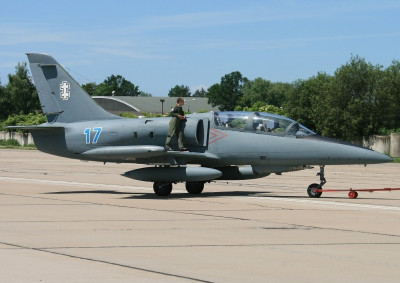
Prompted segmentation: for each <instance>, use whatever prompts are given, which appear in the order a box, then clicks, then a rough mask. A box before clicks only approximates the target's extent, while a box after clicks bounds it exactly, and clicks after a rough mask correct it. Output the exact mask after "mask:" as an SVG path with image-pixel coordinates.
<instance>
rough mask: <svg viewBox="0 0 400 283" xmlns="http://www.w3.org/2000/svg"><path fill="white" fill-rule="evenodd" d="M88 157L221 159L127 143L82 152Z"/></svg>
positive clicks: (208, 155)
mask: <svg viewBox="0 0 400 283" xmlns="http://www.w3.org/2000/svg"><path fill="white" fill-rule="evenodd" d="M82 155H84V156H87V157H92V158H96V159H103V158H107V159H131V158H153V157H173V158H179V159H183V160H189V159H190V160H191V159H196V160H206V159H214V160H215V159H219V157H218V156H216V155H214V154H211V153H204V152H189V151H165V150H164V147H162V146H156V145H127V146H105V147H98V148H94V149H90V150H88V151H85V152H83V153H82Z"/></svg>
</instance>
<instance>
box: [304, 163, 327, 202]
mask: <svg viewBox="0 0 400 283" xmlns="http://www.w3.org/2000/svg"><path fill="white" fill-rule="evenodd" d="M324 169H325V166H320V167H319V173H317V176H319V180H320V181H321V182H320V183H319V184H316V183H313V184H311V185H309V186H308V189H307V194H308V196H309V197H310V198H319V197H320V196H321V195H322V192H321V191H320V190H322V186H323V185H325V183H326V179H325V175H324V171H325V170H324Z"/></svg>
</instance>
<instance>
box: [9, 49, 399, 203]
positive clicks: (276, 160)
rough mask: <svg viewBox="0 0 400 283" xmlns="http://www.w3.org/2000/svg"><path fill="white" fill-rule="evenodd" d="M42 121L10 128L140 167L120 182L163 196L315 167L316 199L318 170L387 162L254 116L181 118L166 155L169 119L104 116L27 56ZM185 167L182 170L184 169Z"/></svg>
mask: <svg viewBox="0 0 400 283" xmlns="http://www.w3.org/2000/svg"><path fill="white" fill-rule="evenodd" d="M27 56H28V59H29V63H30V68H31V71H32V75H33V79H34V83H35V85H36V88H37V90H38V93H39V99H40V102H41V105H42V110H43V113H44V114H45V115H46V116H47V120H48V122H47V123H44V124H41V125H38V126H14V127H11V128H14V129H25V130H29V131H30V132H31V133H32V135H33V138H34V141H35V145H36V146H37V148H38V149H39V150H41V151H43V152H46V153H49V154H53V155H58V156H62V157H67V158H75V159H80V160H88V161H100V162H104V163H105V162H116V163H121V162H127V163H140V164H146V165H152V166H147V167H144V168H140V169H136V170H132V171H129V172H125V173H124V176H126V177H129V178H133V179H137V180H142V181H149V182H153V183H154V185H153V189H154V192H155V193H156V194H157V195H159V196H168V195H169V194H170V193H171V191H172V184H174V183H178V182H185V183H186V190H187V191H188V193H190V194H200V193H201V192H202V191H203V189H204V184H205V183H207V182H210V181H213V180H244V179H253V178H261V177H265V176H268V175H269V174H272V173H275V174H281V173H283V172H289V171H296V170H303V169H307V168H310V166H311V165H317V166H320V172H319V178H320V182H319V183H313V184H311V185H310V186H309V187H308V189H307V193H308V195H309V196H310V197H320V196H321V194H322V192H321V188H322V186H323V185H324V184H325V182H326V179H325V176H324V166H325V165H342V164H371V163H384V162H390V161H392V159H391V158H390V157H388V156H386V155H384V154H381V153H378V152H375V151H372V150H370V149H366V148H362V147H358V146H354V145H350V144H347V143H344V142H341V141H338V140H334V139H328V138H325V137H322V136H319V135H317V134H315V133H314V132H313V131H311V130H309V129H307V128H306V127H305V126H303V125H301V124H299V123H297V122H296V121H294V120H291V119H289V118H286V117H283V116H279V115H274V114H268V113H260V112H234V111H228V112H209V113H202V114H192V115H188V118H187V122H186V123H185V129H184V133H185V134H184V141H185V146H186V147H187V148H188V151H174V150H173V151H166V150H165V149H164V144H165V140H166V136H167V132H168V129H169V121H170V119H171V118H169V117H161V118H142V119H129V118H121V117H119V116H116V115H113V114H111V113H109V112H107V111H105V110H104V109H103V108H102V107H100V106H99V105H97V103H96V102H94V100H92V99H91V97H90V96H89V95H88V94H87V93H86V92H85V91H84V90H83V89H82V88H81V87H80V85H79V84H78V83H77V82H76V81H75V80H74V79H73V78H72V77H71V76H70V75H69V74H68V73H67V72H66V71H65V70H64V68H63V67H62V66H61V65H60V64H59V63H58V62H57V61H56V60H55V59H54V58H53V57H51V56H49V55H46V54H38V53H29V54H27ZM189 164H190V165H191V166H188V165H189Z"/></svg>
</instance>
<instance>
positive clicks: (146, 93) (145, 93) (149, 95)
mask: <svg viewBox="0 0 400 283" xmlns="http://www.w3.org/2000/svg"><path fill="white" fill-rule="evenodd" d="M138 96H142V97H152V95H151V93H148V92H144V91H140V92H139V95H138Z"/></svg>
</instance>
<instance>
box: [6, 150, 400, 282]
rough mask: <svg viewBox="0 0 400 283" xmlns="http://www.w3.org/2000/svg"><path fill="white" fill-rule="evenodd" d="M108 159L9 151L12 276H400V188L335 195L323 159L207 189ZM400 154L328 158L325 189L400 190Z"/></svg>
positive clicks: (249, 278) (110, 279)
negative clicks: (193, 191) (143, 177)
mask: <svg viewBox="0 0 400 283" xmlns="http://www.w3.org/2000/svg"><path fill="white" fill-rule="evenodd" d="M138 167H140V166H138V165H136V164H108V163H107V164H105V165H104V164H103V163H95V162H81V161H79V160H70V159H64V158H60V157H54V156H51V155H47V154H44V153H41V152H38V151H35V150H33V151H30V150H5V149H3V150H0V282H154V281H156V282H196V281H197V282H399V280H400V279H399V278H400V191H392V192H374V193H369V192H360V193H359V196H358V198H357V199H349V198H348V196H347V192H332V193H323V194H322V196H321V198H319V199H310V198H309V197H308V195H307V193H306V188H307V187H308V185H309V184H311V183H317V182H319V177H317V176H316V173H317V172H318V171H319V168H318V167H316V168H314V169H309V170H304V171H298V172H292V173H284V174H283V175H281V176H278V175H271V176H269V177H265V178H262V179H256V180H245V181H234V182H229V183H226V182H213V183H210V184H206V185H205V189H204V192H203V193H202V194H201V195H198V196H191V195H189V194H187V193H186V191H185V188H184V184H177V185H174V190H173V191H172V194H171V195H170V196H169V197H167V198H162V197H157V196H155V195H154V193H153V189H152V183H146V182H139V181H135V180H131V179H128V178H125V177H123V176H121V175H120V174H122V173H124V172H126V171H129V170H132V169H134V168H138ZM399 173H400V164H382V165H368V166H367V167H364V166H358V165H353V166H327V167H326V168H325V176H326V179H327V181H328V183H327V184H326V185H325V186H324V189H348V188H354V189H356V188H360V189H361V188H362V189H370V188H385V187H386V188H387V187H391V188H399V187H400V174H399Z"/></svg>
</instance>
